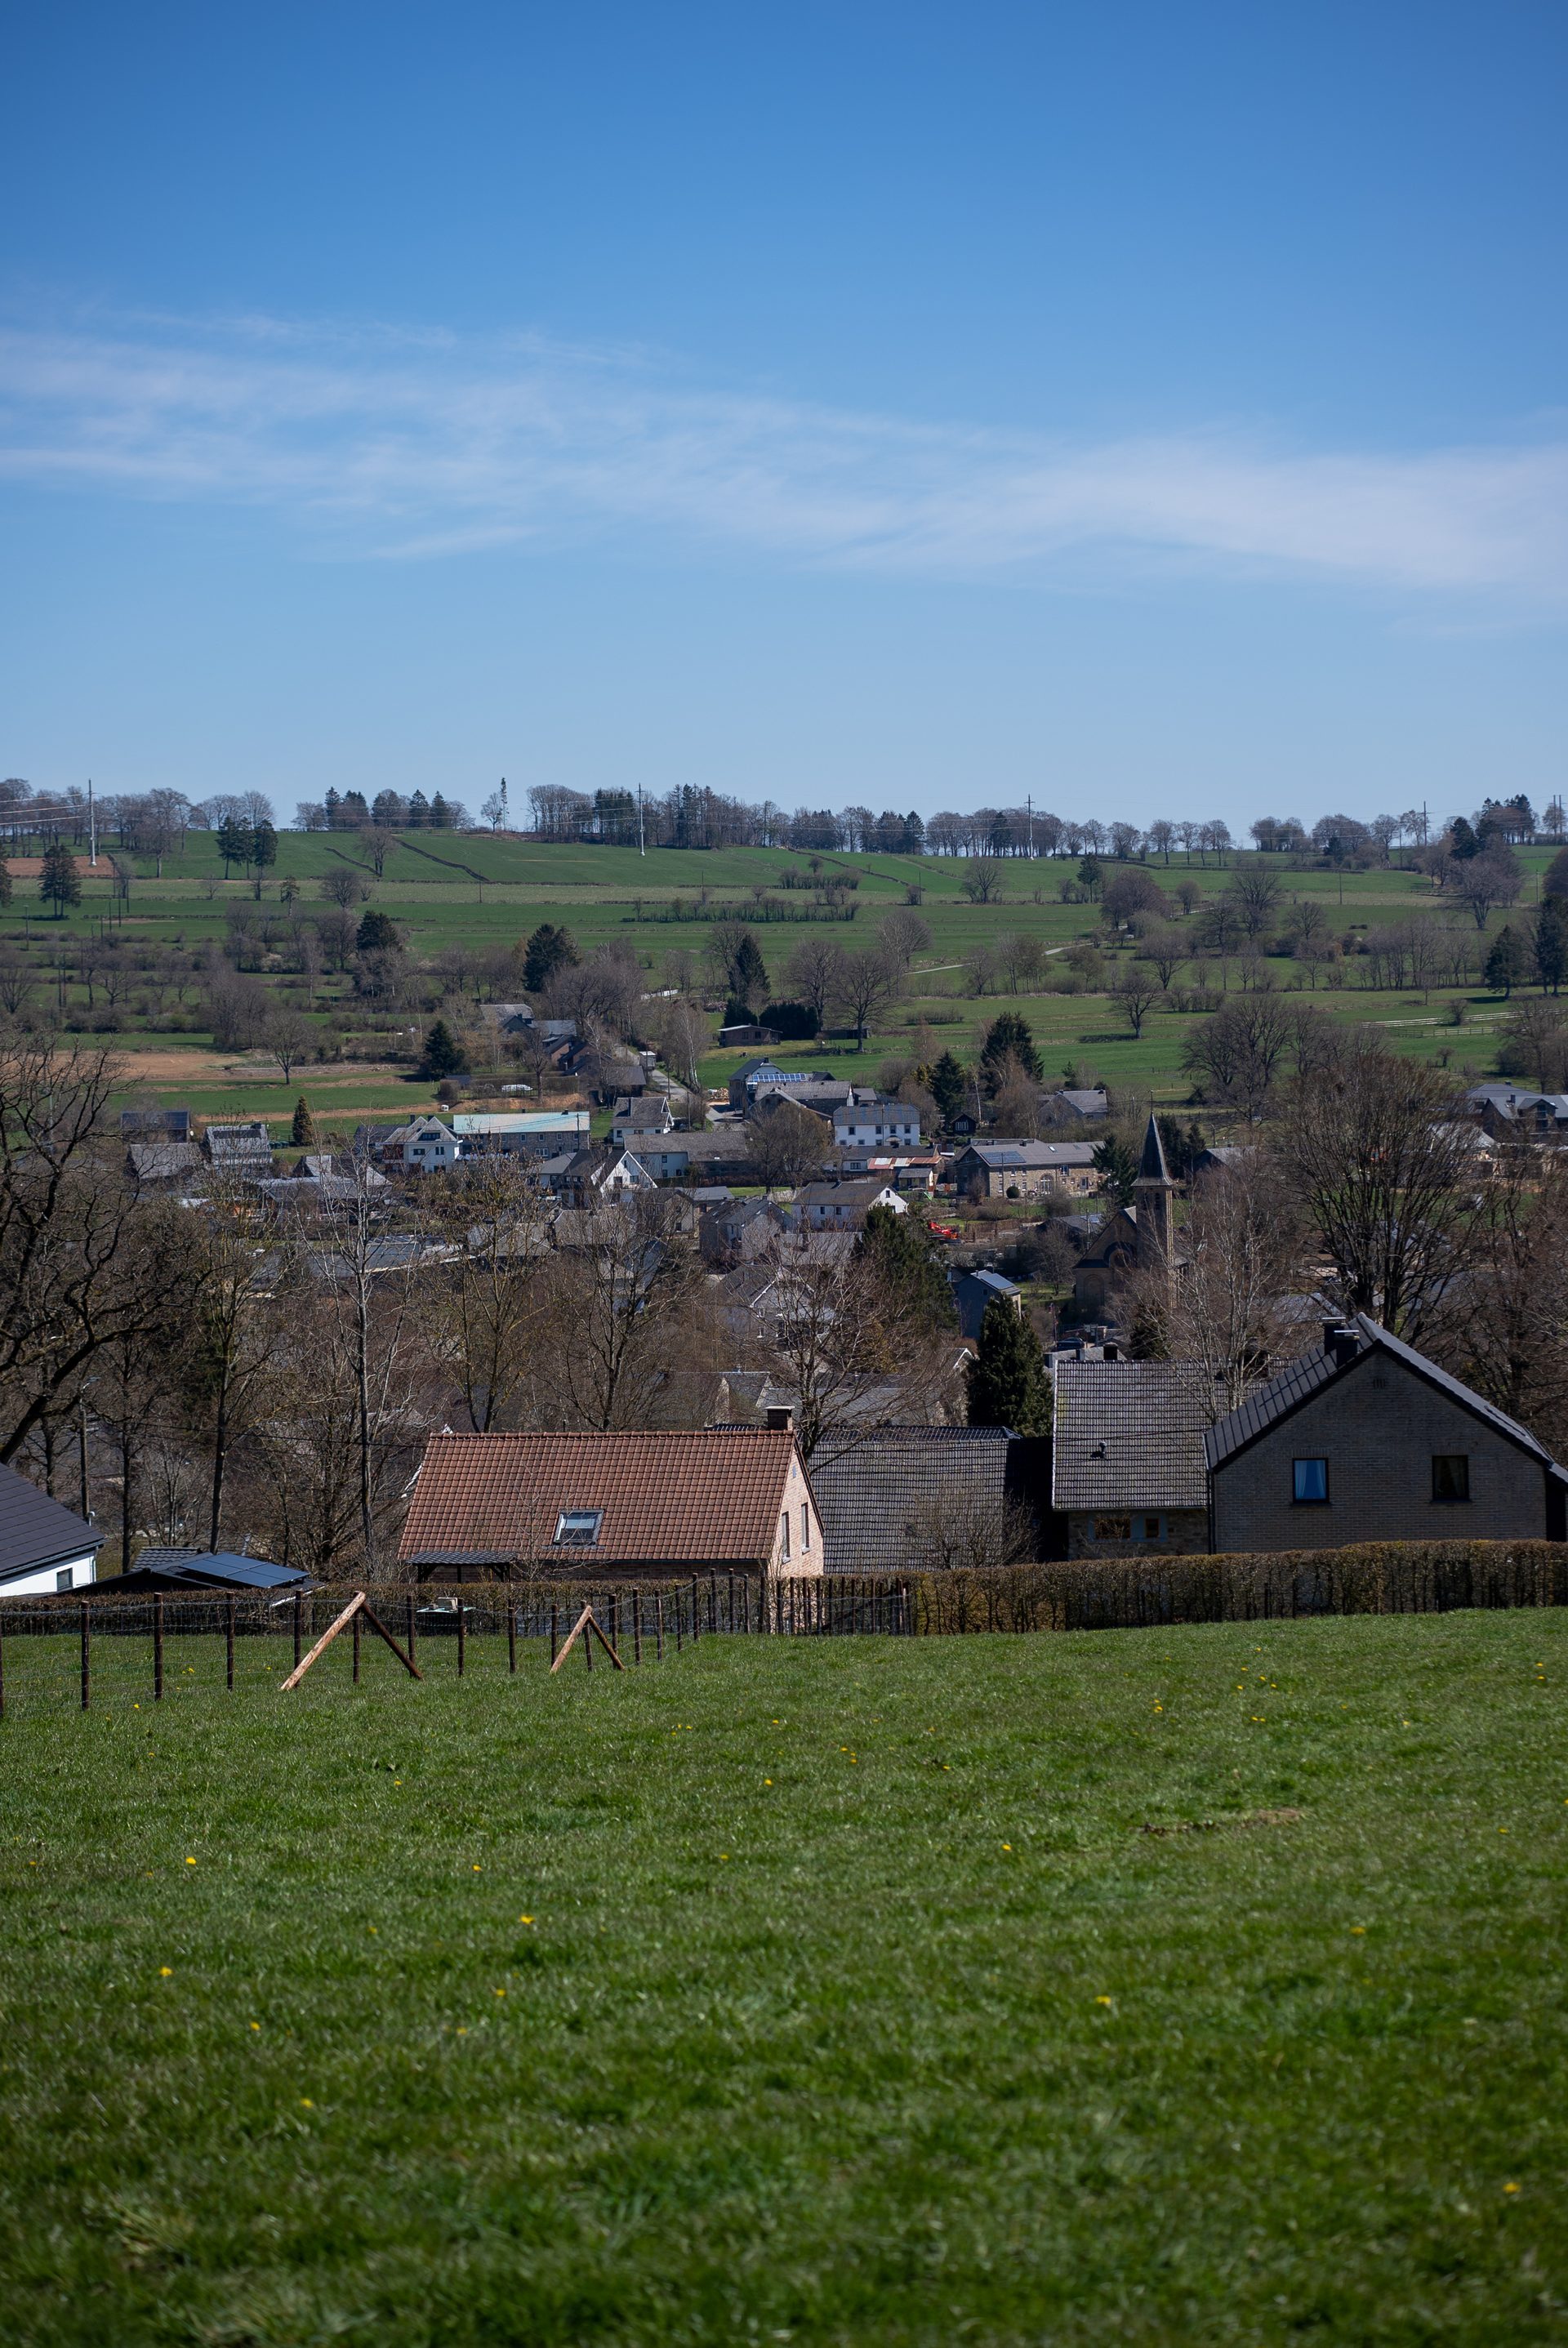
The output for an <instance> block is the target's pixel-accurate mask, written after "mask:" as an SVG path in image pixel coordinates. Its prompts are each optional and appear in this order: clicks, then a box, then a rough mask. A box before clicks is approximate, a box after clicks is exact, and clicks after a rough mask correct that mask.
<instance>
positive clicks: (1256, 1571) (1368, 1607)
mask: <svg viewBox="0 0 1568 2348" xmlns="http://www.w3.org/2000/svg"><path fill="white" fill-rule="evenodd" d="M713 1580H714V1578H711V1577H708V1576H706V1575H704V1576H700V1577H698V1584H699V1602H700V1619H701V1621H702V1623H703V1626H704V1627H705V1628H706V1627H707V1623H708V1622H709V1621H710V1620H717V1625H718V1627H719V1628H721V1629H722V1628H727V1618H728V1614H729V1605H730V1603H731V1602H733V1604H734V1605H735V1607H736V1610H737V1612H736V1615H735V1620H736V1622H737V1625H738V1624H739V1622H740V1620H741V1613H740V1609H741V1607H742V1606H744V1610H745V1621H746V1624H747V1627H748V1628H750V1629H755V1628H756V1627H757V1626H758V1618H757V1606H758V1583H757V1581H755V1580H752V1581H750V1584H749V1589H748V1591H747V1593H746V1595H745V1597H744V1599H742V1598H741V1597H739V1596H738V1595H737V1594H736V1593H737V1591H738V1585H739V1577H736V1578H735V1582H734V1584H733V1585H732V1587H731V1589H730V1591H729V1592H728V1595H727V1583H728V1582H729V1577H727V1576H725V1575H722V1574H721V1575H719V1576H717V1586H716V1587H711V1585H712V1582H713ZM644 1587H645V1589H646V1590H647V1591H649V1592H650V1593H651V1592H652V1591H654V1590H655V1589H656V1588H661V1587H662V1588H663V1589H664V1590H665V1592H666V1593H667V1595H668V1596H669V1597H670V1598H672V1599H676V1598H677V1597H678V1596H679V1594H680V1593H690V1591H691V1590H692V1588H693V1584H692V1581H691V1580H690V1579H689V1578H688V1579H686V1581H680V1582H668V1581H666V1582H663V1583H660V1582H657V1581H654V1580H653V1579H652V1578H650V1579H649V1581H647V1582H646V1583H645V1585H644ZM710 1587H711V1595H710ZM345 1594H346V1593H345ZM438 1594H440V1595H446V1596H449V1597H451V1598H458V1597H461V1598H463V1599H464V1600H466V1601H467V1602H468V1604H469V1605H470V1606H474V1607H479V1608H485V1607H497V1606H502V1605H504V1604H505V1603H506V1602H507V1599H508V1597H509V1596H510V1597H511V1599H512V1600H513V1601H522V1602H523V1603H525V1604H528V1605H530V1606H538V1605H539V1604H540V1603H541V1602H542V1603H543V1604H544V1605H547V1606H548V1605H550V1604H556V1605H558V1606H559V1608H560V1611H561V1612H562V1615H563V1616H564V1615H565V1614H566V1612H567V1611H568V1609H569V1608H571V1609H573V1611H575V1608H576V1607H578V1606H581V1604H582V1602H583V1596H584V1594H585V1591H584V1585H583V1583H581V1582H577V1583H572V1582H563V1583H559V1584H550V1585H543V1584H540V1583H533V1584H531V1585H518V1584H515V1583H514V1584H512V1585H511V1586H510V1588H507V1587H505V1586H498V1585H495V1584H488V1585H481V1584H475V1583H472V1582H469V1583H465V1584H463V1585H461V1586H457V1585H454V1586H453V1587H452V1588H451V1589H450V1590H449V1591H444V1592H439V1593H438V1591H436V1590H435V1589H434V1588H433V1587H431V1586H430V1585H428V1584H427V1585H425V1586H424V1587H422V1588H421V1591H420V1592H419V1596H420V1601H421V1603H425V1604H428V1602H429V1601H430V1600H431V1599H432V1598H433V1597H435V1596H437V1595H438ZM894 1597H898V1598H900V1599H901V1600H902V1601H903V1603H902V1611H901V1616H900V1619H901V1620H903V1621H904V1622H906V1623H907V1628H908V1632H909V1633H910V1634H911V1635H913V1636H915V1637H944V1636H947V1635H950V1634H954V1633H963V1632H970V1631H1115V1630H1137V1629H1140V1628H1145V1627H1148V1628H1156V1627H1158V1626H1160V1625H1161V1624H1163V1623H1168V1622H1261V1621H1277V1620H1291V1619H1294V1618H1295V1617H1296V1616H1299V1615H1309V1614H1446V1613H1449V1612H1452V1611H1453V1610H1454V1609H1455V1608H1458V1607H1488V1608H1491V1607H1504V1606H1562V1605H1565V1604H1568V1545H1565V1544H1563V1543H1561V1542H1556V1541H1458V1540H1452V1541H1364V1542H1360V1543H1357V1544H1356V1545H1355V1546H1353V1547H1351V1548H1348V1549H1327V1550H1274V1551H1271V1552H1267V1553H1260V1554H1257V1555H1246V1554H1233V1555H1229V1556H1222V1557H1158V1558H1155V1557H1150V1558H1116V1559H1105V1560H1085V1559H1076V1560H1072V1561H1071V1562H1068V1563H1061V1564H1049V1565H1020V1566H1013V1567H1010V1568H1008V1569H1006V1570H1001V1571H997V1572H994V1573H985V1572H971V1571H960V1572H955V1573H940V1574H936V1573H927V1574H878V1575H861V1574H830V1575H828V1576H826V1577H816V1578H810V1577H806V1576H801V1577H799V1578H797V1579H795V1580H793V1581H784V1582H783V1583H782V1584H781V1585H779V1586H778V1587H775V1586H773V1585H770V1586H769V1596H768V1601H767V1602H768V1618H769V1623H770V1625H774V1626H777V1625H778V1623H779V1618H780V1612H782V1617H783V1624H784V1627H785V1628H786V1629H793V1630H794V1631H795V1632H797V1634H799V1633H800V1632H823V1633H825V1634H827V1635H835V1634H838V1633H841V1632H853V1631H856V1630H860V1629H867V1630H869V1629H873V1628H874V1629H878V1630H880V1629H882V1628H884V1627H885V1626H886V1624H887V1622H888V1621H889V1619H890V1618H889V1614H888V1611H887V1605H888V1601H890V1600H891V1599H892V1598H894ZM318 1602H319V1601H318ZM690 1603H691V1600H690V1596H689V1594H687V1595H686V1607H687V1608H688V1609H689V1606H690Z"/></svg>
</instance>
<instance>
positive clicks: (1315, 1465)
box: [1291, 1459, 1328, 1500]
mask: <svg viewBox="0 0 1568 2348" xmlns="http://www.w3.org/2000/svg"><path fill="white" fill-rule="evenodd" d="M1291 1497H1292V1498H1294V1499H1296V1500H1326V1499H1327V1498H1328V1462H1327V1460H1326V1459H1298V1460H1296V1461H1295V1489H1294V1491H1293V1493H1292V1496H1291Z"/></svg>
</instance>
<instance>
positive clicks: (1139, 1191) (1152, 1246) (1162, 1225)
mask: <svg viewBox="0 0 1568 2348" xmlns="http://www.w3.org/2000/svg"><path fill="white" fill-rule="evenodd" d="M1175 1195H1176V1185H1175V1183H1174V1182H1172V1180H1171V1169H1170V1168H1169V1167H1168V1166H1167V1165H1166V1163H1165V1145H1164V1143H1163V1142H1162V1141H1161V1138H1160V1127H1159V1125H1158V1123H1157V1122H1156V1120H1155V1118H1154V1117H1152V1116H1151V1117H1150V1120H1149V1128H1148V1130H1147V1132H1146V1133H1145V1134H1144V1137H1143V1150H1142V1154H1141V1156H1140V1159H1139V1160H1138V1179H1137V1180H1136V1181H1135V1182H1134V1184H1133V1186H1132V1202H1133V1205H1134V1206H1135V1207H1136V1209H1137V1210H1138V1268H1139V1270H1140V1272H1142V1271H1148V1270H1152V1269H1153V1267H1154V1266H1155V1265H1156V1264H1164V1265H1167V1266H1169V1264H1170V1262H1171V1200H1173V1199H1174V1197H1175Z"/></svg>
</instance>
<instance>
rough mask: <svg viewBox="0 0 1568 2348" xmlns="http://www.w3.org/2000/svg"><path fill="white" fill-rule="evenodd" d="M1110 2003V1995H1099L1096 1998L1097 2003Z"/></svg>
mask: <svg viewBox="0 0 1568 2348" xmlns="http://www.w3.org/2000/svg"><path fill="white" fill-rule="evenodd" d="M1095 2003H1096V2005H1109V2004H1110V2003H1111V2000H1110V1999H1109V1997H1097V1998H1096V1999H1095Z"/></svg>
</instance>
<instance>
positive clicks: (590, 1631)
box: [550, 1606, 626, 1673]
mask: <svg viewBox="0 0 1568 2348" xmlns="http://www.w3.org/2000/svg"><path fill="white" fill-rule="evenodd" d="M584 1636H585V1639H586V1642H587V1643H585V1644H584V1647H583V1653H585V1654H586V1653H587V1652H588V1644H589V1643H592V1642H593V1640H594V1639H597V1640H598V1642H599V1644H600V1645H601V1646H602V1647H603V1650H604V1653H606V1654H607V1655H608V1656H609V1658H610V1661H611V1662H612V1663H614V1666H615V1669H616V1670H617V1671H618V1672H624V1670H625V1668H626V1666H625V1664H624V1663H623V1662H622V1661H621V1658H620V1656H619V1655H618V1654H617V1653H615V1650H614V1647H613V1646H612V1645H611V1644H610V1642H609V1640H608V1639H607V1638H606V1637H605V1636H604V1633H603V1631H602V1630H601V1629H600V1628H599V1618H598V1616H597V1615H596V1614H595V1613H594V1612H593V1608H592V1606H584V1608H583V1612H582V1613H581V1614H579V1616H578V1617H577V1620H576V1622H573V1625H572V1628H571V1630H570V1631H569V1632H567V1634H566V1644H565V1645H564V1646H563V1647H562V1650H561V1653H559V1654H558V1655H557V1656H556V1658H555V1661H554V1662H553V1663H552V1664H551V1666H550V1668H551V1671H552V1673H554V1672H558V1671H559V1670H560V1669H561V1666H562V1663H564V1662H565V1661H566V1658H567V1656H568V1655H569V1654H570V1653H572V1650H573V1647H574V1646H575V1645H576V1643H577V1642H578V1640H579V1639H580V1638H584Z"/></svg>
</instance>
